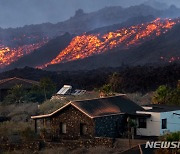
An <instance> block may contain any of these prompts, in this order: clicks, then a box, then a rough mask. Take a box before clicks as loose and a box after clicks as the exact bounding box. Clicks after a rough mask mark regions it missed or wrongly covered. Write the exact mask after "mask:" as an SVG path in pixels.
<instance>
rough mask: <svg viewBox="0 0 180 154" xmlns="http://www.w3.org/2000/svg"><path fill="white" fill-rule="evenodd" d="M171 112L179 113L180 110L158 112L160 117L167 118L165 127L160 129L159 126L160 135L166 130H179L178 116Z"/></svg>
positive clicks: (179, 118)
mask: <svg viewBox="0 0 180 154" xmlns="http://www.w3.org/2000/svg"><path fill="white" fill-rule="evenodd" d="M173 113H177V114H180V110H177V111H171V112H162V113H161V114H160V118H161V119H166V118H167V129H161V127H160V135H163V134H164V133H166V132H176V131H180V116H179V115H174V114H173Z"/></svg>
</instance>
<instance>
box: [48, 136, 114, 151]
mask: <svg viewBox="0 0 180 154" xmlns="http://www.w3.org/2000/svg"><path fill="white" fill-rule="evenodd" d="M113 144H114V140H113V139H112V138H94V139H79V140H61V141H59V142H46V143H45V147H46V148H54V147H63V148H67V149H69V150H74V149H77V148H82V147H85V148H91V147H98V146H103V147H108V148H112V147H113Z"/></svg>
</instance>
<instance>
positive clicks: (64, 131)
mask: <svg viewBox="0 0 180 154" xmlns="http://www.w3.org/2000/svg"><path fill="white" fill-rule="evenodd" d="M60 133H61V134H66V123H63V122H61V123H60Z"/></svg>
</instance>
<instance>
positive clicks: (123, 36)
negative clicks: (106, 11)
mask: <svg viewBox="0 0 180 154" xmlns="http://www.w3.org/2000/svg"><path fill="white" fill-rule="evenodd" d="M178 22H179V20H171V19H166V20H161V19H159V18H158V19H156V20H154V21H152V22H150V23H146V24H141V25H136V26H131V27H129V28H122V29H120V30H117V31H115V32H109V33H107V34H104V35H101V34H83V35H81V36H76V37H75V38H74V39H73V40H72V41H71V43H70V44H69V46H68V47H67V48H65V49H64V50H63V51H61V52H60V54H59V55H58V56H57V57H56V58H55V59H53V60H52V61H51V62H49V63H47V64H45V65H44V66H41V67H40V68H44V67H47V66H48V65H52V64H58V63H64V62H68V61H73V60H77V59H84V58H86V57H89V56H92V55H95V54H100V53H103V52H106V51H108V50H111V49H114V48H116V47H120V48H129V47H132V46H136V45H139V44H141V43H143V42H145V41H146V40H148V39H153V38H155V37H156V36H159V35H161V34H162V33H166V32H167V31H168V30H169V29H171V28H172V27H173V26H174V25H175V24H177V23H178Z"/></svg>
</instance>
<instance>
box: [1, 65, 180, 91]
mask: <svg viewBox="0 0 180 154" xmlns="http://www.w3.org/2000/svg"><path fill="white" fill-rule="evenodd" d="M114 72H117V73H119V77H120V78H119V80H120V81H121V85H120V86H119V92H123V93H132V92H143V93H146V92H151V91H153V90H155V89H156V88H157V87H158V86H160V85H163V84H165V85H170V86H173V87H175V86H176V85H177V81H178V80H179V79H180V64H169V65H167V66H159V67H153V66H135V67H127V66H123V67H116V68H112V67H109V68H99V69H94V70H89V71H71V72H67V71H60V72H50V71H44V70H39V69H33V68H29V67H25V68H22V69H14V70H11V71H7V72H3V73H0V79H5V78H9V77H14V76H16V77H20V78H25V79H30V80H37V81H39V80H40V79H41V78H44V77H48V78H50V79H51V80H52V81H53V82H54V83H55V84H56V87H57V90H59V88H61V87H62V86H63V85H64V84H70V85H72V86H73V87H74V88H78V89H79V88H81V89H86V90H94V89H95V88H100V87H102V86H103V85H104V84H107V83H108V81H109V78H110V76H111V75H112V74H113V73H114Z"/></svg>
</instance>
